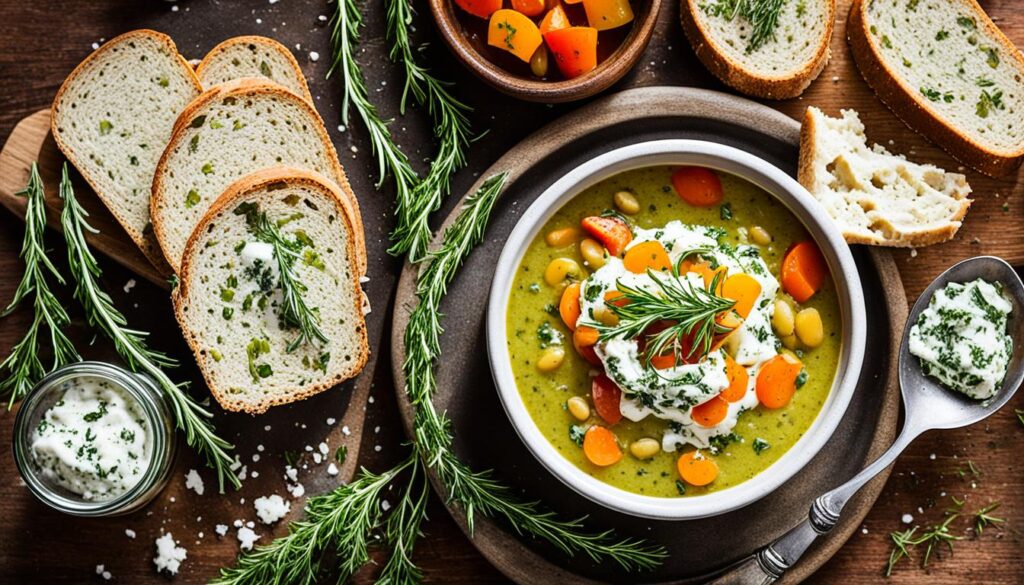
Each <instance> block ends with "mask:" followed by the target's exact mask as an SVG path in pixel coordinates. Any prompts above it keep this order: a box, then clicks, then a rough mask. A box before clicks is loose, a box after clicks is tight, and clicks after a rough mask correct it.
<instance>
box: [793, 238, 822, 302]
mask: <svg viewBox="0 0 1024 585" xmlns="http://www.w3.org/2000/svg"><path fill="white" fill-rule="evenodd" d="M827 276H828V264H826V263H825V258H824V257H823V256H822V255H821V250H819V249H818V246H817V244H815V243H814V242H812V241H810V240H805V241H803V242H798V243H796V244H793V245H792V246H791V247H790V248H789V250H787V251H786V255H785V256H783V258H782V290H784V291H786V292H787V293H789V296H791V297H793V298H794V299H795V300H796V302H798V303H803V302H806V301H807V299H809V298H811V297H812V296H814V293H816V292H818V290H820V289H821V287H822V285H824V284H825V278H826V277H827Z"/></svg>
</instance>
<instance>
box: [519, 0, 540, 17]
mask: <svg viewBox="0 0 1024 585" xmlns="http://www.w3.org/2000/svg"><path fill="white" fill-rule="evenodd" d="M545 4H546V2H545V0H512V9H513V10H515V11H516V12H522V13H523V14H525V15H526V16H540V14H541V13H542V12H544V6H545Z"/></svg>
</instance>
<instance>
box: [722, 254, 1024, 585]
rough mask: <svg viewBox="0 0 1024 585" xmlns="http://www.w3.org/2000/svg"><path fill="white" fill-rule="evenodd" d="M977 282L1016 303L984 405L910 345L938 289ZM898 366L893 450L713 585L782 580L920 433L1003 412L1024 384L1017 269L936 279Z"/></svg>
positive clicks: (1022, 296)
mask: <svg viewBox="0 0 1024 585" xmlns="http://www.w3.org/2000/svg"><path fill="white" fill-rule="evenodd" d="M977 278H982V279H984V280H987V281H989V282H996V281H998V282H1001V283H1003V285H1004V286H1005V290H1006V292H1007V293H1009V296H1010V300H1011V303H1012V304H1013V310H1012V312H1011V313H1010V316H1009V319H1008V322H1007V330H1008V332H1009V334H1010V336H1011V337H1012V338H1013V356H1012V357H1011V358H1010V364H1009V367H1008V369H1007V372H1006V378H1004V380H1003V387H1002V389H1001V390H1000V391H999V392H998V393H997V394H996V395H995V396H994V397H992V398H991V399H989V400H988V401H985V402H979V401H977V400H972V399H970V398H968V397H966V396H964V395H963V394H960V393H959V392H953V391H951V390H947V389H946V388H944V387H942V386H941V385H940V384H939V383H938V382H937V381H936V380H935V379H933V378H929V377H927V376H925V375H924V373H923V372H922V371H921V367H920V362H919V361H918V359H917V358H916V357H914V356H912V355H910V350H909V347H908V345H909V344H908V341H907V340H908V338H909V337H910V329H911V327H912V326H913V324H914V323H916V322H917V318H918V315H920V314H921V311H923V310H924V309H925V308H926V307H927V306H928V303H929V301H930V300H931V298H932V295H933V294H934V293H935V291H936V290H938V289H940V288H942V287H945V286H946V285H947V284H949V283H950V282H970V281H972V280H975V279H977ZM899 368H900V370H899V374H900V391H901V392H902V394H903V412H904V417H905V421H904V423H903V431H902V432H901V433H900V435H899V437H897V438H896V441H895V442H894V443H893V444H892V446H891V447H889V449H888V450H887V451H886V452H885V453H883V454H882V456H881V457H879V458H878V459H877V460H875V462H874V463H872V464H871V465H868V466H867V467H865V468H864V469H863V470H861V472H860V473H858V474H857V475H856V476H854V477H853V479H851V480H849V481H847V482H846V483H844V484H843V485H841V486H839V487H837V488H835V489H833V490H832V491H830V492H826V493H825V494H823V495H821V496H819V497H818V499H816V500H814V503H813V504H812V505H811V510H810V512H809V513H808V517H807V519H806V520H804V521H803V522H802V523H801V524H800V525H798V526H797V527H796V528H794V529H792V530H790V531H789V532H787V533H786V534H784V535H783V536H782V537H780V538H779V539H778V540H776V541H775V542H773V543H771V544H770V545H768V546H767V547H765V548H763V549H761V550H760V551H758V552H757V553H755V554H753V555H751V556H750V557H748V558H746V559H744V560H742V561H740V562H739V563H737V564H736V565H734V566H733V568H731V569H730V570H728V571H727V572H726V573H725V574H724V575H722V576H720V577H719V578H718V579H716V580H715V581H713V583H716V584H719V585H755V584H756V585H765V584H768V583H773V582H774V581H776V580H778V579H780V578H782V575H783V574H784V573H785V572H786V570H788V569H789V568H790V567H792V566H793V565H794V564H796V562H797V561H798V560H800V557H801V556H803V554H804V552H805V551H806V550H807V548H808V547H810V545H811V544H812V543H813V542H814V541H815V539H817V538H818V536H819V535H822V534H827V533H828V532H829V531H830V530H832V528H834V527H835V525H836V523H837V522H839V515H840V513H841V512H842V510H843V506H845V505H846V502H847V501H849V499H850V498H852V497H853V495H854V494H856V493H857V491H858V490H859V489H860V488H861V487H863V486H864V484H866V483H867V482H868V481H869V480H871V478H873V477H875V476H876V475H878V473H879V472H880V471H882V470H883V469H885V468H886V467H888V466H889V465H890V464H892V462H893V461H895V460H896V457H897V456H899V455H900V453H902V452H903V450H904V449H906V448H907V446H908V445H910V442H911V441H913V440H914V439H915V438H917V436H918V435H920V434H921V433H924V432H925V431H929V430H932V429H955V428H959V427H965V426H967V425H972V424H974V423H976V422H978V421H980V420H983V419H985V418H986V417H988V416H989V415H991V414H992V413H994V412H995V411H997V410H999V409H1000V408H1001V407H1002V406H1003V405H1004V404H1006V403H1007V401H1009V400H1010V398H1012V397H1013V394H1014V393H1015V392H1016V391H1017V388H1018V387H1019V386H1020V385H1021V382H1022V381H1024V284H1022V283H1021V279H1020V277H1019V276H1017V273H1016V272H1014V270H1013V268H1012V267H1011V266H1010V265H1009V264H1007V263H1006V262H1005V261H1004V260H1002V259H1001V258H995V257H993V256H979V257H977V258H971V259H970V260H964V261H963V262H960V263H959V264H956V265H955V266H953V267H952V268H950V269H949V270H947V271H945V272H943V273H942V274H941V275H940V276H939V277H938V278H936V279H935V281H934V282H932V283H931V285H930V286H929V287H928V288H927V289H926V290H925V291H924V293H923V294H922V295H921V297H920V298H919V299H917V302H916V303H914V307H913V309H911V311H910V316H909V319H908V322H907V326H906V327H905V328H904V331H903V342H902V343H901V344H900V359H899Z"/></svg>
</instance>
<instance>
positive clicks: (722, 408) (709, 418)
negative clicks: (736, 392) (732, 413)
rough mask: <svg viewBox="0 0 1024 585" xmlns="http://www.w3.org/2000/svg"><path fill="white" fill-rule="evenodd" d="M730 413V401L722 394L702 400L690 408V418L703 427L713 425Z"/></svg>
mask: <svg viewBox="0 0 1024 585" xmlns="http://www.w3.org/2000/svg"><path fill="white" fill-rule="evenodd" d="M727 414H729V402H728V401H727V400H726V399H725V398H722V396H721V395H718V396H715V397H714V398H712V399H711V400H708V401H707V402H702V403H701V404H698V405H697V406H694V407H693V408H692V409H691V410H690V418H692V419H693V421H694V422H695V423H697V424H699V425H700V426H702V427H713V426H715V425H717V424H718V423H720V422H722V421H723V420H725V416H726V415H727Z"/></svg>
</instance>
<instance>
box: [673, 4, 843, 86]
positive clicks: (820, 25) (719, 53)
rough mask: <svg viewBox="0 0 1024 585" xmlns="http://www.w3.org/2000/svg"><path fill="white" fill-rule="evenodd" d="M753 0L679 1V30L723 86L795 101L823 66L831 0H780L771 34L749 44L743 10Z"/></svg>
mask: <svg viewBox="0 0 1024 585" xmlns="http://www.w3.org/2000/svg"><path fill="white" fill-rule="evenodd" d="M754 1H755V0H736V1H727V0H684V1H683V5H682V7H681V8H680V16H681V18H682V23H683V30H684V31H685V32H686V36H687V38H688V39H689V40H690V44H691V45H692V46H693V50H694V52H696V53H697V58H699V59H700V61H701V63H703V64H704V66H705V67H707V68H708V70H710V71H711V73H713V74H714V75H715V76H716V77H718V78H719V79H721V80H722V82H723V83H725V84H726V85H728V86H730V87H732V88H735V89H736V90H738V91H741V92H743V93H745V94H748V95H752V96H757V97H763V98H770V99H785V98H791V97H796V96H798V95H800V94H801V93H803V92H804V90H805V89H807V86H808V85H810V84H811V82H812V81H814V79H815V78H816V77H818V74H819V73H821V70H822V69H824V68H825V65H826V64H827V63H828V59H829V56H830V53H829V40H830V39H831V38H832V27H833V22H834V21H835V13H836V2H835V0H800V1H799V2H783V3H782V8H781V10H780V12H779V15H778V21H777V23H776V26H775V29H774V33H773V34H772V35H771V36H770V37H769V38H767V40H765V41H764V42H762V43H760V44H759V46H754V45H753V44H752V43H751V40H752V38H754V34H753V28H754V27H753V26H752V25H751V23H750V21H748V20H747V19H746V18H745V17H744V16H743V14H744V12H743V10H742V7H743V6H745V5H746V3H747V2H754Z"/></svg>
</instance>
